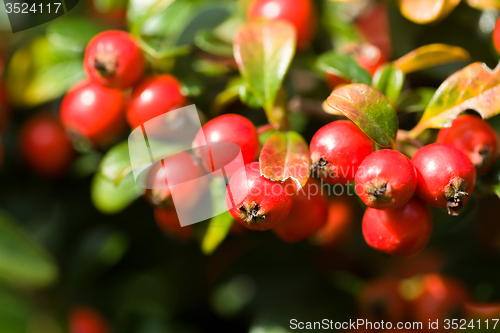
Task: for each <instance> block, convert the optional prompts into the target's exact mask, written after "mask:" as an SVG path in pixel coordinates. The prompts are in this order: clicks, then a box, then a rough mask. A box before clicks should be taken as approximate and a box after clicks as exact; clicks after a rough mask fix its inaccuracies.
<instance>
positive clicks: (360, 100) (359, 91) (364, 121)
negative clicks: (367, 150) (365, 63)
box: [326, 84, 398, 148]
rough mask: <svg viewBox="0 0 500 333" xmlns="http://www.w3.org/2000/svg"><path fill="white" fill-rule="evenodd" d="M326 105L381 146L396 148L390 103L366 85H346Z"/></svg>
mask: <svg viewBox="0 0 500 333" xmlns="http://www.w3.org/2000/svg"><path fill="white" fill-rule="evenodd" d="M326 103H327V105H328V106H329V107H330V108H332V109H333V110H335V111H337V112H341V113H342V114H344V115H345V116H346V117H348V118H349V119H351V120H352V121H353V122H354V123H355V124H356V125H358V126H359V128H360V129H361V130H362V131H363V132H365V133H366V135H368V136H369V137H370V138H371V139H372V140H373V141H375V142H376V143H377V144H378V145H379V146H382V147H392V148H395V147H396V136H397V132H398V117H397V114H396V111H395V110H394V108H393V107H392V106H391V103H390V102H389V100H388V99H387V98H386V97H385V96H384V95H383V94H382V93H381V92H380V91H378V90H376V89H374V88H372V87H370V86H367V85H365V84H349V85H346V86H343V87H340V88H337V89H335V90H334V91H333V92H332V94H331V95H330V96H329V97H328V99H327V100H326Z"/></svg>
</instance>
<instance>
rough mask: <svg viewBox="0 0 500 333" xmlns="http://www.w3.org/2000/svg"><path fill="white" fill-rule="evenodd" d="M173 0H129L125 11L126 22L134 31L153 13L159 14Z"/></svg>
mask: <svg viewBox="0 0 500 333" xmlns="http://www.w3.org/2000/svg"><path fill="white" fill-rule="evenodd" d="M172 2H174V0H151V1H144V0H130V1H129V3H128V9H127V20H128V22H129V24H130V26H131V27H132V29H134V28H135V27H139V26H141V24H142V23H143V22H144V21H145V20H146V19H147V18H148V17H149V16H151V15H152V14H153V13H159V12H161V11H163V10H164V9H165V8H167V7H168V6H169V5H170V4H171V3H172Z"/></svg>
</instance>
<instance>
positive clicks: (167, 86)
mask: <svg viewBox="0 0 500 333" xmlns="http://www.w3.org/2000/svg"><path fill="white" fill-rule="evenodd" d="M186 104H187V100H186V98H185V97H184V96H183V95H182V94H181V85H180V83H179V81H177V79H176V78H175V77H173V76H171V75H167V74H163V75H158V76H149V77H147V78H145V79H143V80H142V81H141V82H139V84H137V86H135V87H134V89H133V90H132V95H131V97H130V105H129V106H128V109H127V121H128V123H129V125H130V127H132V128H136V127H139V126H141V125H142V124H144V123H145V122H147V121H148V120H150V119H153V118H155V117H158V116H160V115H162V114H164V113H167V112H168V111H172V110H175V109H178V108H181V107H183V106H186Z"/></svg>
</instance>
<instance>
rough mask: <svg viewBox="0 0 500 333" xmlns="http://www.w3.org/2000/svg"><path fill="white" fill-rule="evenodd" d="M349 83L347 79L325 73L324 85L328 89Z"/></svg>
mask: <svg viewBox="0 0 500 333" xmlns="http://www.w3.org/2000/svg"><path fill="white" fill-rule="evenodd" d="M349 83H351V82H350V81H349V80H348V79H345V78H343V77H341V76H339V75H337V74H332V73H326V84H327V85H328V87H329V88H330V89H335V88H336V87H338V86H340V85H344V84H349Z"/></svg>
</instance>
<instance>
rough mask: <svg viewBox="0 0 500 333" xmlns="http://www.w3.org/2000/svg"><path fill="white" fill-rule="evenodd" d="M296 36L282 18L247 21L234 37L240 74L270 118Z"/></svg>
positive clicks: (235, 54) (235, 55)
mask: <svg viewBox="0 0 500 333" xmlns="http://www.w3.org/2000/svg"><path fill="white" fill-rule="evenodd" d="M296 39H297V38H296V32H295V28H294V27H293V26H292V25H291V24H290V23H287V22H284V21H258V22H249V23H246V24H244V25H243V26H241V27H240V29H239V30H238V31H237V32H236V35H235V38H234V57H235V59H236V62H237V63H238V68H239V70H240V72H241V76H243V78H244V79H245V82H246V85H247V87H248V88H249V89H250V91H251V92H252V94H253V95H255V97H256V98H257V99H258V100H259V102H260V103H261V105H262V106H263V107H264V109H265V110H266V113H267V115H268V117H269V118H270V120H271V121H273V119H272V118H273V116H272V111H273V108H274V102H275V99H276V94H277V92H278V90H279V89H280V87H281V84H282V82H283V79H284V78H285V75H286V73H287V71H288V67H289V66H290V63H291V62H292V59H293V56H294V54H295V45H296ZM276 122H278V123H279V122H280V120H279V119H278V120H276Z"/></svg>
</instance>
